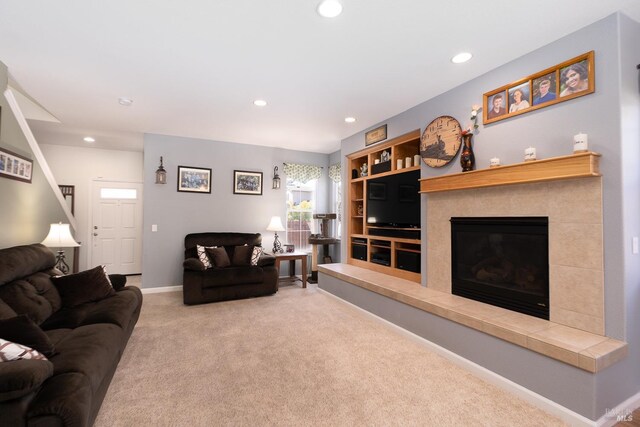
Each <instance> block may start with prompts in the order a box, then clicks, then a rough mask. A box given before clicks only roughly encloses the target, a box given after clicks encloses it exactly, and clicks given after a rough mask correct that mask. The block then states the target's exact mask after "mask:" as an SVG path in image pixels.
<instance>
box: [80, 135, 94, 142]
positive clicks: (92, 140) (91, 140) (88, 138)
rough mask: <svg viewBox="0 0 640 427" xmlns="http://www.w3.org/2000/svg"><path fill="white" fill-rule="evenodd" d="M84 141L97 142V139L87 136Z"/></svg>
mask: <svg viewBox="0 0 640 427" xmlns="http://www.w3.org/2000/svg"><path fill="white" fill-rule="evenodd" d="M82 139H83V140H84V142H96V139H95V138H92V137H90V136H85V137H84V138H82Z"/></svg>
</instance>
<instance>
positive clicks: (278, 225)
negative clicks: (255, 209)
mask: <svg viewBox="0 0 640 427" xmlns="http://www.w3.org/2000/svg"><path fill="white" fill-rule="evenodd" d="M267 231H275V239H274V240H273V253H274V254H275V253H282V244H281V243H280V240H278V231H284V227H283V226H282V220H281V219H280V217H279V216H272V217H271V222H270V223H269V225H268V226H267Z"/></svg>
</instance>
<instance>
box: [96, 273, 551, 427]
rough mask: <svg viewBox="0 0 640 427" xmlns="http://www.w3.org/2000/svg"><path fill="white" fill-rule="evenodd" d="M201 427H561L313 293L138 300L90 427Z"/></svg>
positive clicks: (288, 290) (289, 290) (290, 289)
mask: <svg viewBox="0 0 640 427" xmlns="http://www.w3.org/2000/svg"><path fill="white" fill-rule="evenodd" d="M213 425H251V426H255V425H288V426H302V425H309V426H311V425H313V426H316V425H327V426H328V425H332V426H333V425H338V426H342V425H372V426H375V425H378V426H389V425H416V426H418V425H419V426H425V425H433V426H469V425H474V426H556V425H563V424H562V422H561V421H559V420H558V419H557V418H554V417H552V416H551V415H548V414H546V413H545V412H543V411H541V410H539V409H537V408H535V407H533V406H531V405H530V404H528V403H526V402H524V401H522V400H520V399H518V398H516V397H514V396H512V395H510V394H508V393H506V392H504V391H502V390H501V389H499V388H497V387H495V386H493V385H490V384H488V383H486V382H484V381H482V380H481V379H479V378H477V377H475V376H474V375H472V374H470V373H468V372H467V371H465V370H464V369H462V368H460V367H458V366H456V365H454V364H453V363H451V362H449V361H447V360H446V359H444V358H442V357H440V356H438V355H436V354H434V353H432V352H431V351H430V350H428V349H427V348H426V347H425V346H423V345H421V344H420V343H417V342H415V341H413V340H411V339H409V338H407V337H406V336H403V335H402V334H401V333H399V332H398V331H396V330H393V329H392V328H391V327H389V326H387V325H385V324H383V323H381V322H379V321H377V320H376V319H373V318H371V317H369V316H367V315H366V314H364V313H362V312H360V311H358V310H357V309H355V308H354V307H351V306H348V305H346V304H344V303H342V302H340V301H338V300H335V299H334V298H332V297H330V296H328V295H325V294H322V293H321V292H318V291H317V289H316V287H315V285H310V286H309V288H307V289H302V288H300V287H299V286H287V287H284V288H281V289H280V291H279V292H278V293H277V294H276V295H274V296H270V297H263V298H254V299H249V300H242V301H230V302H223V303H215V304H206V305H200V306H191V307H187V306H184V305H183V304H182V294H181V293H177V292H173V293H164V294H147V295H145V301H144V305H143V309H142V315H141V318H140V321H139V323H138V325H137V326H136V329H135V330H134V332H133V335H132V337H131V340H130V341H129V345H128V347H127V349H126V351H125V353H124V355H123V357H122V360H121V362H120V365H119V367H118V370H117V372H116V374H115V377H114V379H113V381H112V383H111V386H110V389H109V391H108V393H107V396H106V398H105V401H104V403H103V405H102V409H101V410H100V414H99V415H98V419H97V421H96V426H99V427H102V426H104V427H107V426H108V427H111V426H213Z"/></svg>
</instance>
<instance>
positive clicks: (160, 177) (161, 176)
mask: <svg viewBox="0 0 640 427" xmlns="http://www.w3.org/2000/svg"><path fill="white" fill-rule="evenodd" d="M166 183H167V171H166V170H164V166H162V156H160V166H158V169H157V170H156V184H166Z"/></svg>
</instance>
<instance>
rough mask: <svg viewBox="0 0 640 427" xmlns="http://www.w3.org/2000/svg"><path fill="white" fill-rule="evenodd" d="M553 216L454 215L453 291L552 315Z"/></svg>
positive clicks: (485, 300)
mask: <svg viewBox="0 0 640 427" xmlns="http://www.w3.org/2000/svg"><path fill="white" fill-rule="evenodd" d="M548 240H549V238H548V218H547V217H492V218H484V217H483V218H477V217H473V218H451V252H452V263H451V265H452V272H451V273H452V293H453V294H454V295H459V296H463V297H466V298H470V299H474V300H476V301H481V302H484V303H488V304H493V305H496V306H498V307H503V308H507V309H510V310H514V311H518V312H521V313H525V314H529V315H532V316H536V317H540V318H543V319H549V243H548Z"/></svg>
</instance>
